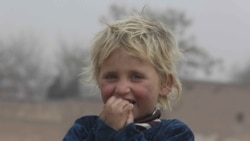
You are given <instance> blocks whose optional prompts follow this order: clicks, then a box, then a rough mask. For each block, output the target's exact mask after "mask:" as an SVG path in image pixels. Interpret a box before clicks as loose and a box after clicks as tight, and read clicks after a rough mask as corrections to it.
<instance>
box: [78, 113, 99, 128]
mask: <svg viewBox="0 0 250 141" xmlns="http://www.w3.org/2000/svg"><path fill="white" fill-rule="evenodd" d="M97 119H98V116H94V115H88V116H83V117H80V118H78V119H77V120H76V121H75V124H77V125H80V126H93V124H95V122H96V120H97Z"/></svg>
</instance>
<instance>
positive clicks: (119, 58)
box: [102, 48, 148, 65]
mask: <svg viewBox="0 0 250 141" xmlns="http://www.w3.org/2000/svg"><path fill="white" fill-rule="evenodd" d="M119 62H120V63H122V62H124V63H126V64H131V63H138V64H145V63H148V61H147V60H143V59H141V58H139V57H138V56H136V55H135V54H133V53H131V52H129V51H126V50H125V49H124V48H118V49H115V50H114V51H113V52H111V53H110V55H109V56H108V57H107V58H106V59H105V60H104V61H103V63H102V64H107V65H108V64H110V65H114V63H119Z"/></svg>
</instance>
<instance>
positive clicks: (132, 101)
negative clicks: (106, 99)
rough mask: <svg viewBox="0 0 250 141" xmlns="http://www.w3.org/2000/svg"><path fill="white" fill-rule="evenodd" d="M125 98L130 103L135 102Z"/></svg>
mask: <svg viewBox="0 0 250 141" xmlns="http://www.w3.org/2000/svg"><path fill="white" fill-rule="evenodd" d="M125 100H127V101H128V102H129V103H131V104H135V101H134V100H131V99H125Z"/></svg>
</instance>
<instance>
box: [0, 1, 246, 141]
mask: <svg viewBox="0 0 250 141" xmlns="http://www.w3.org/2000/svg"><path fill="white" fill-rule="evenodd" d="M249 5H250V2H249V1H247V0H237V1H236V0H234V1H233V0H219V1H215V0H189V1H184V0H175V1H174V0H165V1H163V0H155V1H149V0H137V1H135V0H127V1H118V0H102V1H88V0H43V1H34V0H22V1H20V0H0V140H1V141H2V140H4V141H55V140H61V139H62V138H63V136H64V135H65V133H66V132H67V131H68V129H69V128H70V127H71V126H72V124H73V122H74V120H76V119H77V118H79V117H80V116H84V115H88V114H98V113H99V108H100V107H101V105H102V102H101V99H100V96H99V94H98V91H97V90H96V88H95V86H94V85H91V84H86V83H84V84H82V83H81V82H80V79H81V77H80V75H79V74H80V73H81V69H82V67H84V66H86V65H87V64H88V60H87V58H88V55H89V48H90V45H91V39H92V38H93V37H94V35H95V33H96V32H98V31H99V30H101V29H102V28H103V27H104V26H105V24H103V23H105V22H108V23H109V22H112V21H114V20H116V19H119V18H122V17H124V16H127V15H131V14H132V13H133V12H140V11H142V9H143V8H144V13H145V14H146V15H147V16H149V17H153V18H156V19H159V20H161V21H162V22H164V23H165V24H167V25H168V27H169V28H170V29H171V30H172V31H173V33H174V34H175V36H176V38H177V41H178V44H179V46H180V48H181V50H182V51H183V53H184V56H185V58H184V59H183V60H182V61H181V62H180V64H179V65H178V66H177V68H178V70H177V71H178V75H179V77H180V78H181V81H182V84H183V94H182V98H181V100H180V102H179V103H178V104H177V105H176V106H175V107H174V108H173V111H172V112H169V111H167V112H164V113H163V118H178V119H181V120H182V121H184V122H185V123H187V124H188V125H189V126H190V128H191V129H192V130H193V131H194V133H195V136H196V141H249V140H250V110H249V108H248V107H249V106H250V103H249V100H250V56H249V53H250V40H249V33H250V18H249V17H250V9H249Z"/></svg>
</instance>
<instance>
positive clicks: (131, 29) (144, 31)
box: [86, 15, 182, 109]
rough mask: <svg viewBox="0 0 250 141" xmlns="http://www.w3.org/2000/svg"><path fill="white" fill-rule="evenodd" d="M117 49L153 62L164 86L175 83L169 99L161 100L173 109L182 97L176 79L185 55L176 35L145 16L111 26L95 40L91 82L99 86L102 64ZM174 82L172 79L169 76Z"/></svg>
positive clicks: (88, 70) (162, 104)
mask: <svg viewBox="0 0 250 141" xmlns="http://www.w3.org/2000/svg"><path fill="white" fill-rule="evenodd" d="M117 48H123V49H125V50H126V51H127V52H128V53H129V54H130V55H132V56H136V57H138V58H139V59H142V60H145V61H149V62H150V63H151V64H152V65H153V66H154V68H155V69H156V71H157V72H158V74H159V76H160V79H161V80H160V81H161V83H166V82H167V80H168V79H172V81H173V86H172V87H171V91H170V93H169V94H167V95H166V96H160V97H159V98H158V104H159V105H160V106H162V107H164V108H167V109H171V105H172V104H173V102H175V101H177V100H178V98H179V97H180V94H181V89H182V88H181V84H180V82H179V79H178V78H177V76H176V70H175V63H176V62H177V61H178V60H179V57H180V55H181V53H180V51H179V49H178V47H177V44H176V41H175V38H174V37H173V35H172V33H171V32H170V31H169V30H168V29H167V28H166V27H164V25H163V24H162V23H160V22H158V21H157V20H153V19H149V18H146V17H145V16H142V15H133V16H130V17H127V18H126V19H124V20H120V21H117V22H116V23H114V24H110V25H107V27H106V28H105V29H104V30H102V31H101V32H99V33H97V35H96V37H95V38H94V40H93V45H92V50H91V55H90V61H91V64H90V66H88V67H87V68H86V72H87V73H90V74H91V75H90V76H91V79H92V80H95V81H96V83H97V80H98V77H99V74H100V67H101V65H102V63H103V62H104V61H105V60H106V59H107V58H108V57H109V56H110V54H111V53H112V52H113V51H115V50H116V49H117ZM170 75H171V76H172V78H169V76H170Z"/></svg>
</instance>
